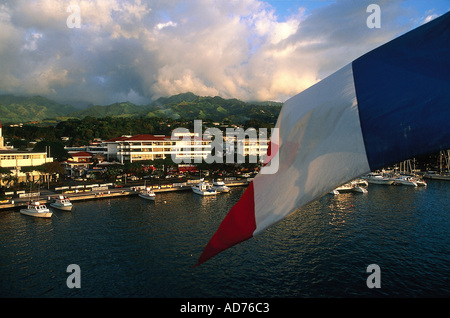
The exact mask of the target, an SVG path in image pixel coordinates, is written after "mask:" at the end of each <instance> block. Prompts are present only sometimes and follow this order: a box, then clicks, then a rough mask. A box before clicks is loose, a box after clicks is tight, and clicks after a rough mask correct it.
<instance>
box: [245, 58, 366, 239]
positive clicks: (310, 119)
mask: <svg viewBox="0 0 450 318" xmlns="http://www.w3.org/2000/svg"><path fill="white" fill-rule="evenodd" d="M276 128H278V129H279V149H278V154H277V155H278V159H279V163H278V164H279V167H278V171H277V172H276V173H274V174H266V173H264V169H265V168H266V167H264V168H263V169H262V171H261V173H260V174H258V175H257V176H256V177H255V179H254V180H253V183H254V200H255V220H256V230H255V231H254V233H253V234H254V235H256V234H258V233H260V232H261V231H263V230H264V229H266V228H268V227H269V226H271V225H273V224H275V223H277V222H278V221H280V220H281V219H283V218H284V217H286V216H287V215H288V214H290V213H292V212H295V210H296V209H297V207H301V206H304V205H305V204H307V203H309V202H311V201H314V200H316V199H318V198H319V197H321V196H322V195H324V194H326V193H328V192H329V191H331V190H333V188H334V187H336V185H340V184H343V183H345V182H348V181H350V180H352V179H354V178H356V177H358V176H359V175H362V174H364V173H367V172H369V171H370V168H369V163H368V161H367V156H366V151H365V146H364V140H363V136H362V132H361V125H360V121H359V114H358V105H357V100H356V94H355V85H354V81H353V72H352V65H351V64H349V65H347V66H345V67H343V68H342V69H340V70H339V71H337V72H336V73H334V74H332V75H331V76H329V77H327V78H326V79H324V80H322V81H321V82H319V83H317V84H316V85H314V86H312V87H310V88H309V89H307V90H305V91H303V92H302V93H300V94H298V95H296V96H294V97H292V98H291V99H289V100H288V101H287V102H286V103H285V104H284V106H283V109H282V112H281V113H280V115H279V118H278V122H277V125H276ZM275 141H276V140H275V139H274V138H273V139H272V141H271V142H275ZM267 168H270V166H268V167H267ZM330 187H331V188H330Z"/></svg>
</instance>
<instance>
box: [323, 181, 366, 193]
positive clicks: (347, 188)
mask: <svg viewBox="0 0 450 318" xmlns="http://www.w3.org/2000/svg"><path fill="white" fill-rule="evenodd" d="M342 192H359V193H368V191H367V189H366V188H365V187H362V186H360V185H358V184H357V183H356V182H349V183H345V184H343V185H341V186H339V187H337V188H336V189H334V190H332V191H330V192H329V193H330V194H340V193H342Z"/></svg>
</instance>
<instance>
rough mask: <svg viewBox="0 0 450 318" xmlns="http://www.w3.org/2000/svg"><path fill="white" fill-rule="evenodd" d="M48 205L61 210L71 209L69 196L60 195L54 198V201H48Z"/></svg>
mask: <svg viewBox="0 0 450 318" xmlns="http://www.w3.org/2000/svg"><path fill="white" fill-rule="evenodd" d="M50 206H51V207H52V208H55V209H59V210H63V211H72V207H73V205H72V202H70V200H69V198H67V197H64V196H63V195H60V196H58V197H56V198H55V202H52V203H50Z"/></svg>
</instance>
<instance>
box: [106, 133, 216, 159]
mask: <svg viewBox="0 0 450 318" xmlns="http://www.w3.org/2000/svg"><path fill="white" fill-rule="evenodd" d="M194 139H195V137H194V138H193V139H192V140H191V139H189V140H190V141H189V142H186V139H180V140H172V138H171V137H169V136H164V135H136V136H121V137H118V138H113V139H109V140H106V141H104V142H103V146H104V147H105V148H106V153H105V156H106V159H107V160H117V161H119V162H120V163H125V162H135V161H142V160H155V159H165V158H167V157H169V156H171V155H172V154H173V153H174V149H175V148H177V149H183V150H182V151H181V152H176V156H181V157H183V158H190V159H192V161H195V160H196V159H199V158H201V159H204V158H206V156H207V155H208V154H209V153H210V152H211V145H210V144H211V140H207V139H200V140H198V139H196V140H195V141H194Z"/></svg>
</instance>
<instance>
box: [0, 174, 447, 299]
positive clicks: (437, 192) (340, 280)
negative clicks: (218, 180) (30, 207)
mask: <svg viewBox="0 0 450 318" xmlns="http://www.w3.org/2000/svg"><path fill="white" fill-rule="evenodd" d="M244 190H245V188H243V187H239V188H233V191H232V193H231V194H221V195H218V196H216V197H200V196H197V195H195V194H193V193H191V192H182V193H165V194H159V195H158V197H157V200H156V202H150V201H145V200H144V199H141V198H139V197H129V198H125V199H123V198H122V199H104V200H99V201H86V202H77V203H75V208H74V210H73V211H72V212H59V211H55V213H54V214H53V217H52V218H51V219H50V220H44V219H36V218H32V217H28V216H24V215H21V214H20V213H19V212H17V211H1V212H0V244H1V245H0V296H1V297H170V298H173V297H277V298H278V297H449V296H450V279H449V273H450V245H449V243H450V239H449V234H450V221H449V212H450V209H449V206H450V196H449V194H450V183H449V182H445V181H430V182H429V184H428V187H427V188H410V187H405V186H398V187H394V186H390V187H386V186H376V185H373V186H370V187H369V193H368V194H359V193H348V194H341V195H338V196H331V195H326V196H324V197H323V198H321V199H320V200H318V201H316V202H313V203H312V204H310V205H308V206H307V207H304V208H302V209H301V210H299V211H298V212H296V213H294V214H292V215H291V216H289V217H288V218H286V219H285V220H283V221H282V222H280V223H279V224H277V225H275V226H274V227H272V228H269V229H268V230H267V231H265V232H264V233H262V234H260V235H259V236H257V237H255V238H253V239H251V240H249V241H246V242H243V243H241V244H240V245H237V246H235V247H233V248H231V249H229V250H227V251H225V252H223V253H221V254H219V255H218V256H216V257H214V258H213V259H211V260H209V261H208V262H206V263H205V264H203V265H201V266H199V267H196V268H192V266H193V265H195V263H196V261H197V258H198V257H199V256H200V253H201V252H202V250H203V248H204V246H205V245H206V244H207V242H208V240H209V239H210V237H211V236H212V235H213V233H214V232H215V230H216V229H217V227H218V226H219V224H220V222H221V221H222V219H223V218H224V216H225V215H226V213H227V212H228V210H229V209H230V208H231V207H232V205H233V204H234V203H235V202H237V200H238V199H239V197H240V196H241V195H242V193H243V191H244ZM69 264H78V265H79V266H80V269H81V288H79V289H69V288H68V287H67V285H66V280H67V278H68V276H69V275H70V273H67V272H66V269H67V266H68V265H69ZM369 264H378V265H379V266H380V268H381V288H379V289H369V288H368V287H367V285H366V279H367V277H368V276H369V274H370V273H367V272H366V268H367V266H368V265H369Z"/></svg>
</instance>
